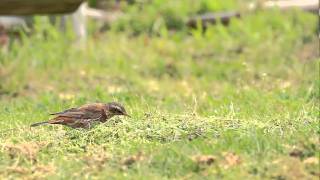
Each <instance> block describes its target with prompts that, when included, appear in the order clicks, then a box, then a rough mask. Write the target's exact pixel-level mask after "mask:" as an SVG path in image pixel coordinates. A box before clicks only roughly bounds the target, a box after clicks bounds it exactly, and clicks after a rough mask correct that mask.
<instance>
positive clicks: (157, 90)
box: [0, 1, 320, 179]
mask: <svg viewBox="0 0 320 180" xmlns="http://www.w3.org/2000/svg"><path fill="white" fill-rule="evenodd" d="M203 2H206V3H208V4H210V3H209V1H203ZM233 2H235V1H230V3H227V4H226V7H222V5H221V7H216V6H218V5H219V4H218V5H207V6H204V5H200V6H197V8H198V9H197V8H196V9H197V11H198V12H202V11H204V10H208V9H209V10H215V9H230V7H233V6H235V5H236V3H233ZM156 3H161V1H156V2H155V4H151V5H148V6H147V7H148V8H145V9H143V10H142V11H141V12H140V13H141V14H139V12H138V11H136V10H135V8H136V7H130V8H132V9H131V10H130V8H129V7H128V8H129V10H128V11H129V13H128V14H129V15H130V14H132V15H139V16H142V15H143V13H145V12H149V11H154V10H155V7H154V6H156V5H157V4H156ZM167 6H168V7H170V3H169V4H168V5H167ZM172 7H175V5H172ZM172 7H171V9H174V8H172ZM179 7H180V9H179V11H181V12H182V13H180V14H179V12H175V13H177V15H179V16H177V17H179V18H180V16H181V17H183V16H184V15H185V14H188V13H190V14H194V13H196V12H197V11H195V10H194V11H195V12H191V10H192V8H191V10H188V9H187V8H183V7H188V6H186V5H184V4H182V5H180V6H179ZM210 8H211V9H210ZM163 10H166V9H165V8H163ZM183 10H185V11H183ZM150 13H151V14H152V13H154V12H150ZM184 13H185V14H184ZM133 17H135V16H133ZM159 17H161V18H163V19H164V20H165V22H166V21H168V22H171V20H170V19H166V17H165V16H159ZM146 18H147V19H146V20H147V22H151V23H152V16H151V17H149V18H150V19H148V17H146ZM37 20H39V21H40V22H38V23H37V25H36V30H37V32H36V33H35V34H33V35H32V36H31V37H22V40H21V42H20V43H19V42H15V43H14V44H13V45H12V46H11V51H10V52H2V53H1V54H0V131H1V132H0V178H1V179H4V178H6V179H10V178H11V179H15V178H43V177H46V178H49V179H66V178H67V179H70V178H72V179H76V178H82V179H86V178H88V179H105V178H106V177H108V178H114V179H125V178H132V179H150V178H151V179H171V178H174V179H198V178H201V179H212V178H216V179H217V178H219V179H221V178H224V179H239V178H250V179H265V178H267V179H294V178H299V179H302V178H305V179H308V178H309V179H317V178H318V177H319V173H320V172H319V169H318V166H319V160H318V159H319V139H318V138H319V132H320V131H319V104H318V103H319V102H318V101H319V85H320V81H319V77H318V75H319V57H318V52H317V51H318V47H317V40H316V28H317V27H316V25H317V17H316V16H315V15H312V14H309V13H305V12H301V11H298V10H296V11H290V12H286V13H281V12H278V11H276V10H272V11H258V12H255V13H251V14H247V15H246V16H245V17H243V18H242V19H235V20H233V21H232V23H231V24H230V26H228V27H224V26H221V25H217V26H211V27H209V28H208V29H207V30H206V31H202V30H191V29H187V28H186V27H178V30H177V31H175V32H172V30H171V29H170V28H177V27H171V26H170V25H168V24H166V25H165V26H161V28H160V30H159V31H157V32H156V33H155V32H151V33H150V31H149V30H146V29H144V28H142V29H140V30H139V31H135V30H136V29H134V28H131V27H136V25H134V24H135V23H136V24H139V23H142V24H143V23H145V22H146V21H145V19H129V20H128V19H123V22H126V23H127V21H130V22H132V21H136V22H134V23H133V24H130V23H128V24H129V25H128V27H121V28H125V31H122V30H119V27H120V26H119V24H118V23H115V24H113V25H112V26H111V30H110V31H107V32H106V33H103V34H98V35H95V36H94V35H90V37H89V38H88V41H87V42H86V43H85V44H83V45H81V44H79V43H76V42H74V41H73V40H72V37H71V36H72V35H70V32H68V33H66V34H63V33H60V32H58V31H57V30H55V29H54V28H53V27H51V26H50V25H48V23H47V22H43V21H42V20H43V18H38V19H37ZM123 22H122V23H123ZM174 22H175V21H174ZM147 26H148V25H147ZM138 27H140V25H138ZM142 27H144V26H142ZM121 28H120V29H121ZM41 31H46V36H44V35H43V33H40V32H41ZM133 34H134V35H133ZM96 101H99V102H109V101H119V102H121V103H123V104H124V105H125V107H126V108H127V110H128V112H129V113H130V114H131V115H132V118H122V117H115V118H113V119H111V120H110V121H108V122H107V123H105V124H99V125H97V126H95V127H94V128H92V129H90V130H74V129H70V128H67V127H62V126H41V127H37V128H32V129H30V128H29V125H30V124H31V123H34V122H38V121H43V120H46V119H48V118H49V116H48V114H49V113H50V112H55V111H60V110H63V109H65V108H70V107H74V106H79V105H82V104H84V103H89V102H96ZM11 128H15V129H13V130H10V129H11ZM199 158H202V160H199ZM210 158H211V159H212V158H213V159H214V161H213V162H212V163H209V162H208V161H209V159H210Z"/></svg>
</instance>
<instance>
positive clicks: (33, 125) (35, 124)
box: [30, 121, 48, 127]
mask: <svg viewBox="0 0 320 180" xmlns="http://www.w3.org/2000/svg"><path fill="white" fill-rule="evenodd" d="M43 124H48V121H44V122H38V123H34V124H31V125H30V127H36V126H40V125H43Z"/></svg>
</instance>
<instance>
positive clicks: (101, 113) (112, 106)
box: [31, 102, 130, 129]
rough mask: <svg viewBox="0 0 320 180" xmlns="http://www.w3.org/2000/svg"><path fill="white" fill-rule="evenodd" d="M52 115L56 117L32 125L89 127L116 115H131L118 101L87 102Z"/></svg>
mask: <svg viewBox="0 0 320 180" xmlns="http://www.w3.org/2000/svg"><path fill="white" fill-rule="evenodd" d="M50 115H55V116H56V117H54V118H52V119H50V120H49V121H45V122H39V123H35V124H32V125H31V127H35V126H39V125H43V124H62V125H66V126H69V127H72V128H85V129H88V128H90V127H91V124H92V123H94V122H97V121H98V122H102V123H104V122H106V121H107V120H108V119H110V118H112V117H113V116H115V115H123V116H128V117H130V116H129V115H128V114H127V112H126V110H125V109H124V107H123V106H122V105H121V104H119V103H116V102H111V103H107V104H105V103H92V104H86V105H83V106H80V107H78V108H71V109H67V110H65V111H62V112H57V113H52V114H50Z"/></svg>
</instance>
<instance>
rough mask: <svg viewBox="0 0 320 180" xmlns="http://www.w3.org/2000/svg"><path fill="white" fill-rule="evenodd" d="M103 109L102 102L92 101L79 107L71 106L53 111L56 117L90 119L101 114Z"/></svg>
mask: <svg viewBox="0 0 320 180" xmlns="http://www.w3.org/2000/svg"><path fill="white" fill-rule="evenodd" d="M103 113H104V109H103V104H100V103H94V104H88V105H84V106H81V107H79V108H71V109H67V110H65V111H62V112H58V113H53V115H57V117H61V118H63V117H65V118H74V119H88V120H89V119H90V120H95V119H99V118H101V116H103Z"/></svg>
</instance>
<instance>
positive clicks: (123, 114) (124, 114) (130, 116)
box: [123, 113, 131, 118]
mask: <svg viewBox="0 0 320 180" xmlns="http://www.w3.org/2000/svg"><path fill="white" fill-rule="evenodd" d="M123 115H124V116H127V117H129V118H131V116H130V115H129V114H127V113H126V114H123Z"/></svg>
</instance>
